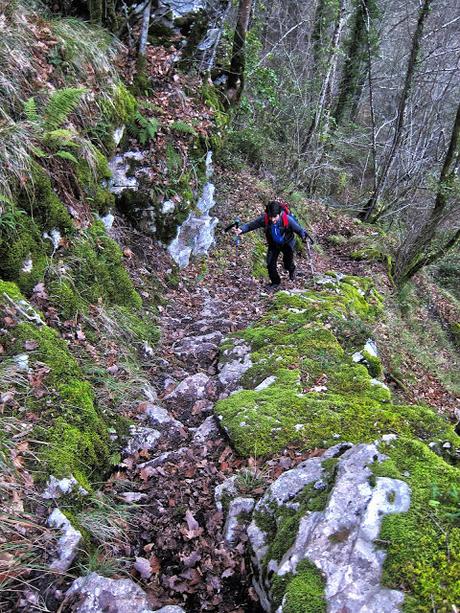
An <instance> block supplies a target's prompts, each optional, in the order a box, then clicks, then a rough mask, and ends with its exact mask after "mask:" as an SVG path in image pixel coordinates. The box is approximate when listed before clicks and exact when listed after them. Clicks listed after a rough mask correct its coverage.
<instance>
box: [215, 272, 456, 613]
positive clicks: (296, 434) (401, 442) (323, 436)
mask: <svg viewBox="0 0 460 613" xmlns="http://www.w3.org/2000/svg"><path fill="white" fill-rule="evenodd" d="M322 287H323V289H321V291H318V292H313V291H303V292H292V293H290V292H279V293H278V294H277V295H276V297H275V299H274V303H273V307H272V308H271V310H270V311H269V312H268V313H267V314H266V315H265V316H264V317H263V318H262V319H261V320H260V321H259V322H258V323H257V324H255V325H253V326H251V327H249V328H247V329H246V330H244V331H242V332H239V333H236V334H234V335H233V338H237V339H244V341H245V342H247V343H249V344H250V346H251V348H252V352H251V361H252V366H251V367H250V368H249V369H248V370H247V371H246V372H245V374H244V376H243V378H242V380H241V383H242V384H243V386H244V387H245V388H246V389H244V390H242V391H239V392H237V393H234V394H232V395H231V396H229V397H228V398H226V399H224V400H221V401H219V402H218V403H217V405H216V411H217V413H218V414H219V415H220V417H221V420H222V425H223V426H224V427H225V429H226V430H227V432H228V434H229V436H230V439H231V440H232V442H233V443H234V445H235V446H236V448H237V450H238V451H239V452H240V453H241V454H243V455H246V456H251V455H252V456H253V455H257V456H259V457H260V456H270V455H272V454H274V453H276V452H279V451H281V450H282V449H283V448H285V447H286V446H288V445H289V446H290V447H292V446H297V447H298V448H300V449H305V450H307V449H314V448H328V447H331V446H332V445H334V444H335V443H336V442H337V441H350V442H352V443H364V442H366V443H367V442H368V443H372V442H373V441H375V440H376V439H380V438H381V437H382V435H385V434H388V433H397V434H398V439H397V441H396V442H392V443H391V444H390V443H388V444H385V445H383V447H382V451H384V453H385V454H386V455H387V456H388V457H389V458H390V459H389V460H387V461H385V462H383V463H381V464H376V465H375V467H374V473H375V475H377V476H388V477H392V478H397V479H400V480H402V481H407V483H408V484H409V486H410V488H411V490H412V492H413V500H412V503H411V507H410V510H409V512H408V513H404V514H397V515H392V516H388V517H386V518H385V520H384V524H383V530H382V534H381V535H380V537H379V538H381V540H382V542H385V543H387V549H388V558H387V561H386V563H385V572H384V582H385V585H387V586H389V587H392V588H395V589H401V586H402V587H403V589H404V591H407V592H408V593H409V595H408V597H407V598H406V601H405V610H407V611H411V612H415V611H417V612H418V611H424V610H428V608H430V607H431V606H432V602H435V606H436V608H437V610H440V611H446V612H447V611H448V610H449V607H451V606H452V603H454V602H457V601H458V598H459V594H458V585H457V583H456V581H455V576H458V573H459V559H460V558H459V551H460V549H459V544H460V539H459V534H458V510H457V509H456V505H458V492H459V491H460V481H459V478H460V475H459V471H458V469H457V468H455V467H453V466H450V465H449V464H448V463H447V462H446V461H445V459H444V458H443V457H441V455H446V454H442V450H443V449H444V448H449V449H456V448H458V447H459V446H460V439H459V437H458V436H457V435H456V434H455V432H454V431H453V428H452V427H451V426H450V425H449V424H448V422H447V421H446V420H445V419H444V418H443V417H441V416H439V415H437V414H436V413H435V412H434V411H433V410H431V409H430V408H428V407H425V406H417V405H397V404H394V403H393V402H392V398H391V393H390V390H389V389H388V388H387V387H386V386H382V385H381V384H379V382H378V381H377V380H376V379H375V377H378V376H381V375H382V366H381V362H380V360H379V359H378V358H375V359H373V356H372V355H370V354H369V355H367V354H366V355H365V356H364V357H365V365H364V364H355V363H354V362H353V361H352V359H351V357H350V356H351V353H352V351H353V349H354V344H355V341H352V342H351V346H347V339H348V336H347V334H346V333H345V329H346V326H347V322H348V321H350V320H352V321H353V322H356V321H357V320H359V321H360V322H363V323H364V324H366V326H367V325H369V324H371V323H372V322H373V321H375V319H376V318H377V317H378V316H379V314H380V313H381V311H382V307H383V301H382V297H381V296H380V295H379V294H378V293H377V292H376V290H375V288H374V287H373V284H372V282H371V281H370V280H369V279H360V278H358V277H352V276H348V277H342V276H340V275H334V274H329V275H328V276H326V277H325V278H323V280H322ZM336 330H338V331H339V338H340V342H339V340H338V337H337V336H336V334H335V332H336ZM366 330H367V329H366ZM231 338H232V337H230V339H227V340H226V347H227V349H228V345H229V342H231ZM268 377H270V379H268ZM264 380H267V382H268V383H267V386H261V388H260V389H259V390H257V391H256V390H255V387H257V386H259V385H260V383H262V382H263V381H264ZM433 443H436V444H435V445H433ZM428 444H430V445H431V447H433V450H432V449H430V448H429V446H428ZM436 450H438V451H439V455H436V453H434V451H436ZM454 456H455V454H450V455H449V457H448V456H447V455H446V458H447V459H448V460H449V461H452V459H453V458H454ZM306 490H308V491H305V501H308V504H309V505H313V507H311V506H302V505H303V503H302V502H300V503H299V504H300V506H295V505H294V506H291V507H287V508H283V509H282V510H281V511H277V512H276V513H275V515H276V517H275V516H273V513H272V514H271V515H270V513H269V514H261V513H260V509H259V511H258V510H256V512H255V514H254V520H255V522H256V525H257V526H259V528H260V529H261V530H263V531H264V532H265V533H266V534H269V535H270V542H269V545H268V549H267V550H266V554H265V555H266V564H268V562H269V560H280V558H281V557H282V556H283V555H284V553H285V552H286V551H287V549H288V548H289V547H290V545H291V544H292V543H293V539H294V538H295V536H296V534H297V529H298V526H299V522H300V520H301V518H302V517H303V516H305V514H308V513H309V512H313V511H315V510H317V507H316V506H315V505H316V501H318V504H321V500H323V498H324V497H323V498H322V497H321V496H320V495H319V494H320V493H321V492H317V491H313V490H314V488H313V489H312V488H311V487H310V488H306ZM325 491H326V493H325V498H326V499H327V491H328V490H325ZM322 493H323V494H324V491H323V492H322ZM296 502H297V499H296ZM318 509H319V507H318ZM339 536H340V538H347V535H346V534H345V535H342V534H340V535H339ZM454 548H455V552H454V551H453V549H454ZM307 566H308V565H307ZM304 571H305V572H304ZM322 583H323V582H322V578H321V576H320V575H319V573H318V571H317V569H316V568H314V567H313V568H312V567H311V565H310V566H308V567H307V568H305V569H302V570H301V569H300V568H299V569H298V570H297V573H296V575H295V576H292V575H284V576H282V577H276V579H273V580H271V590H272V596H273V598H275V600H276V602H275V601H274V602H275V605H276V606H279V605H280V604H281V600H282V599H284V600H283V607H284V608H283V610H289V611H297V610H299V611H300V610H302V611H303V610H310V609H309V608H308V607H309V606H310V605H309V603H315V604H314V605H313V604H312V605H311V606H313V607H316V608H313V609H311V610H315V611H316V610H318V611H321V610H324V609H325V604H324V600H323V588H322ZM312 586H313V587H312ZM277 594H278V596H276V595H277ZM276 598H277V599H276Z"/></svg>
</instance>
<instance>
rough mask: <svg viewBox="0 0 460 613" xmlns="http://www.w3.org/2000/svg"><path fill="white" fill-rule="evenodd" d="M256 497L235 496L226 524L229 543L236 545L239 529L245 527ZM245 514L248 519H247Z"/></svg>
mask: <svg viewBox="0 0 460 613" xmlns="http://www.w3.org/2000/svg"><path fill="white" fill-rule="evenodd" d="M254 504H255V500H254V498H249V497H248V498H243V497H238V498H234V499H233V500H232V502H231V503H230V507H229V509H228V514H227V519H226V521H225V526H224V539H225V542H226V543H228V544H229V545H234V544H235V542H236V537H237V534H238V532H237V530H238V528H239V527H243V526H244V525H245V524H246V523H247V521H248V519H249V514H250V513H251V512H252V510H253V509H254ZM245 516H247V517H246V519H245Z"/></svg>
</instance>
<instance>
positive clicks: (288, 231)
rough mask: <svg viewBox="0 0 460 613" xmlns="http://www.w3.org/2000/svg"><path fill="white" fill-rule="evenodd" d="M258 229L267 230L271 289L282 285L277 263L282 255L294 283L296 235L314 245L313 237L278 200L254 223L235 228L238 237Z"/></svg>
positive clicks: (272, 201) (285, 267) (284, 264)
mask: <svg viewBox="0 0 460 613" xmlns="http://www.w3.org/2000/svg"><path fill="white" fill-rule="evenodd" d="M258 228H265V236H266V239H267V243H268V249H267V268H268V275H269V277H270V284H269V287H271V288H272V289H275V288H277V287H279V285H280V283H281V279H280V276H279V274H278V270H277V261H278V256H279V254H280V253H282V254H283V266H284V269H285V270H287V271H288V272H289V279H290V280H291V281H293V280H294V277H295V264H294V248H295V236H294V233H296V234H298V235H299V236H300V238H301V239H302V240H303V241H304V242H306V241H307V240H310V241H311V242H312V243H313V239H312V237H311V236H310V235H309V234H308V232H307V231H306V230H304V229H303V228H302V227H301V226H300V225H299V223H298V222H297V220H296V219H295V218H294V217H293V216H292V215H291V214H290V213H289V207H288V206H287V204H286V203H284V202H278V201H276V200H271V201H270V202H269V203H268V204H267V206H266V208H265V214H264V215H260V216H259V217H256V219H254V220H253V221H250V222H249V223H245V224H243V225H242V226H239V227H237V228H235V233H236V234H237V235H240V234H246V232H251V231H252V230H257V229H258Z"/></svg>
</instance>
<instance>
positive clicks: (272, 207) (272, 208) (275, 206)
mask: <svg viewBox="0 0 460 613" xmlns="http://www.w3.org/2000/svg"><path fill="white" fill-rule="evenodd" d="M265 210H266V212H267V215H268V216H269V217H276V216H277V215H279V214H280V213H281V205H280V203H279V202H276V200H270V202H269V203H268V204H267V206H266V208H265Z"/></svg>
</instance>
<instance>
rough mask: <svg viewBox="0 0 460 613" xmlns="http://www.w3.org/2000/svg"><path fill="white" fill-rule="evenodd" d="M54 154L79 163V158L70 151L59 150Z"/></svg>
mask: <svg viewBox="0 0 460 613" xmlns="http://www.w3.org/2000/svg"><path fill="white" fill-rule="evenodd" d="M54 155H55V156H56V157H58V158H61V159H62V160H69V162H73V163H74V164H78V160H77V158H76V157H75V156H74V155H72V154H71V153H70V152H69V151H57V152H56V153H55V154H54Z"/></svg>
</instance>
